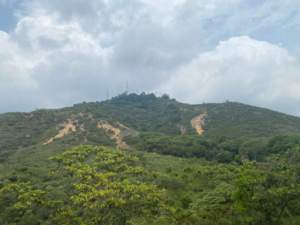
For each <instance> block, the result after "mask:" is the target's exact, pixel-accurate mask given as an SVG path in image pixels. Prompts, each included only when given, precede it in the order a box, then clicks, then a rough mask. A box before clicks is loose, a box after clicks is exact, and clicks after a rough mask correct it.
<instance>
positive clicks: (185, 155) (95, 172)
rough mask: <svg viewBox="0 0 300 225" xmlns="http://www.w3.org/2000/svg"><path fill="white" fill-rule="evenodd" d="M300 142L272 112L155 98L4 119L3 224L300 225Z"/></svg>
mask: <svg viewBox="0 0 300 225" xmlns="http://www.w3.org/2000/svg"><path fill="white" fill-rule="evenodd" d="M204 113H206V116H205V117H204V123H205V124H204V125H202V128H203V129H204V133H203V134H202V135H198V134H197V132H196V130H195V129H194V128H193V127H192V125H191V120H192V119H193V118H195V117H196V116H199V115H200V114H202V115H203V114H204ZM103 124H105V125H106V127H105V126H102V125H103ZM108 127H112V128H113V129H110V128H108ZM128 129H133V130H135V131H138V132H139V134H138V135H137V136H135V137H132V136H130V135H129V136H126V137H124V138H123V140H120V139H119V140H117V139H116V138H118V134H119V132H123V131H125V130H128ZM61 130H64V132H65V133H64V135H59V136H56V135H58V134H60V132H61ZM134 133H136V134H137V132H134ZM299 133H300V119H299V118H297V117H293V116H288V115H285V114H281V113H278V112H274V111H270V110H267V109H262V108H258V107H252V106H248V105H244V104H240V103H232V102H225V103H221V104H204V103H203V104H200V105H188V104H182V103H179V102H176V101H175V99H170V98H169V96H167V95H164V96H162V97H156V96H155V95H154V94H145V93H142V94H141V95H136V94H130V95H126V94H122V95H120V96H118V97H116V98H113V99H111V100H109V101H105V102H95V103H85V102H83V103H81V104H76V105H74V106H73V107H67V108H63V109H56V110H54V109H53V110H45V109H37V110H35V111H33V112H31V113H7V114H3V115H0V189H1V194H0V224H7V225H12V224H16V225H25V224H33V225H39V224H45V225H50V224H51V225H54V224H55V225H57V224H78V223H79V224H100V223H103V224H175V225H177V224H178V225H179V224H205V225H206V224H207V225H209V224H228V225H229V224H241V225H242V224H245V225H246V224H289V225H290V224H291V225H292V224H299V222H300V214H299V212H300V208H299V205H300V202H299V197H300V196H299V191H298V190H299V179H300V177H299V171H300V170H299V160H300V159H299V147H300V135H299ZM54 137H55V138H54ZM51 138H53V139H51ZM49 140H50V141H49ZM47 141H49V142H47ZM120 141H124V142H125V143H126V144H127V145H128V146H127V147H126V146H125V145H121V147H122V146H125V147H126V148H125V149H123V151H120V150H118V149H117V150H116V148H117V146H118V147H119V148H120V145H119V144H120ZM82 144H84V146H80V145H82ZM75 146H79V147H75ZM99 146H106V147H99ZM50 157H51V160H50V161H49V160H48V158H50ZM49 171H52V172H51V174H52V176H49V174H48V173H49ZM53 172H54V173H53Z"/></svg>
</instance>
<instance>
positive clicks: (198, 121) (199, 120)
mask: <svg viewBox="0 0 300 225" xmlns="http://www.w3.org/2000/svg"><path fill="white" fill-rule="evenodd" d="M206 116H207V114H206V113H203V114H201V115H199V116H196V117H195V118H194V119H192V120H191V125H192V127H194V128H195V129H196V131H197V133H198V134H199V135H201V134H202V133H203V131H204V130H203V129H202V125H204V124H205V117H206Z"/></svg>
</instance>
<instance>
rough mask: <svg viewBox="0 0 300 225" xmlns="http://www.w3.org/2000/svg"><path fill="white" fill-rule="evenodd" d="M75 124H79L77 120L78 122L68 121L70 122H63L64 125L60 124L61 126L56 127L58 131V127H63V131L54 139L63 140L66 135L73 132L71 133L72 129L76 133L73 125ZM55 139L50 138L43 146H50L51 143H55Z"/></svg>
mask: <svg viewBox="0 0 300 225" xmlns="http://www.w3.org/2000/svg"><path fill="white" fill-rule="evenodd" d="M73 122H77V120H76V121H72V120H70V119H68V122H63V123H61V124H59V125H58V126H57V127H56V129H57V130H58V127H59V126H63V127H64V128H63V129H61V130H60V131H59V133H58V135H56V136H55V137H54V138H61V137H63V136H64V135H65V134H69V133H71V132H70V131H69V129H70V128H71V129H72V131H76V126H75V125H73ZM82 129H83V128H82ZM54 138H50V139H48V140H46V141H44V142H43V144H44V145H45V144H49V143H50V142H52V141H53V139H54Z"/></svg>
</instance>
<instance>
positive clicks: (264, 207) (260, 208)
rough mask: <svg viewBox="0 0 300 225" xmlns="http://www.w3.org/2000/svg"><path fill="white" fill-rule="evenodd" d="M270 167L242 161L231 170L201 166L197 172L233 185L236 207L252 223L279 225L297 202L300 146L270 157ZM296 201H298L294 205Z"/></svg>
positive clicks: (299, 194)
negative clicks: (287, 210)
mask: <svg viewBox="0 0 300 225" xmlns="http://www.w3.org/2000/svg"><path fill="white" fill-rule="evenodd" d="M269 162H270V164H269V168H267V169H264V170H262V169H258V167H257V163H256V162H255V161H253V162H251V163H250V162H249V161H248V160H245V161H244V163H243V165H242V166H240V167H238V168H237V169H236V170H235V171H233V172H232V169H230V168H226V167H224V166H220V165H218V166H214V167H200V168H199V169H198V170H197V172H198V173H201V174H202V176H203V177H207V178H209V180H213V181H217V182H220V181H225V182H227V183H229V184H232V185H233V187H234V190H233V192H232V195H231V197H232V199H233V200H234V206H235V209H237V210H238V211H240V212H241V213H242V214H243V215H244V218H245V220H246V222H251V223H252V224H258V223H259V224H274V225H277V224H280V222H281V218H282V216H283V213H284V211H285V209H286V207H287V206H288V205H289V204H292V205H297V204H299V198H300V163H299V162H300V148H298V149H292V150H289V151H288V152H286V153H285V154H284V155H281V156H279V155H278V156H274V157H272V158H271V159H269ZM295 203H297V204H295Z"/></svg>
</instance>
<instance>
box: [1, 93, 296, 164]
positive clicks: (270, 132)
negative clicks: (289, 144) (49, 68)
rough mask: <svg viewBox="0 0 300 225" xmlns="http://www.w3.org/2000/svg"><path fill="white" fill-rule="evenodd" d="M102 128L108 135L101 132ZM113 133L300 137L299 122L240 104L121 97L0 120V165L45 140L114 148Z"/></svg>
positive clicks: (270, 111)
mask: <svg viewBox="0 0 300 225" xmlns="http://www.w3.org/2000/svg"><path fill="white" fill-rule="evenodd" d="M197 118H198V119H199V120H197ZM101 121H102V122H101ZM197 121H198V122H197ZM103 122H104V123H107V124H109V126H112V128H113V129H106V128H105V127H102V125H101V124H99V123H103ZM197 123H198V124H197ZM67 125H68V126H67ZM195 128H196V129H195ZM115 129H119V132H118V135H119V133H121V132H122V131H125V130H126V129H133V130H136V131H139V132H141V133H143V132H154V133H157V134H160V135H171V136H173V135H182V134H185V135H194V134H198V133H199V132H200V131H201V132H200V133H202V132H203V133H202V135H203V136H204V137H206V138H219V137H221V136H226V137H227V139H234V138H239V137H242V136H246V137H271V136H274V135H276V134H294V133H300V118H299V117H294V116H289V115H286V114H283V113H279V112H275V111H272V110H268V109H263V108H259V107H254V106H249V105H245V104H241V103H233V102H225V103H220V104H217V103H211V104H199V105H189V104H183V103H180V102H177V101H175V100H174V99H169V98H168V96H167V95H165V96H163V97H161V98H157V97H156V96H155V95H154V94H150V95H146V94H141V95H136V94H130V95H125V94H123V95H120V96H118V97H116V98H113V99H111V100H109V101H103V102H94V103H85V102H84V103H80V104H76V105H74V106H73V107H67V108H62V109H56V110H45V109H40V110H35V111H33V112H31V113H6V114H2V115H0V161H1V160H3V158H6V157H8V156H9V155H10V154H13V152H14V151H16V150H17V149H20V148H24V147H30V146H35V145H40V146H43V144H42V143H44V144H45V143H47V141H48V142H49V140H51V141H53V142H55V141H57V140H60V142H61V143H62V144H72V145H77V144H82V143H85V144H96V145H105V146H112V147H114V146H116V141H115V140H114V138H116V139H117V138H118V135H116V134H115V131H116V130H115ZM62 132H63V133H62ZM55 137H57V138H55ZM119 143H120V140H119ZM48 144H51V143H48Z"/></svg>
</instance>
